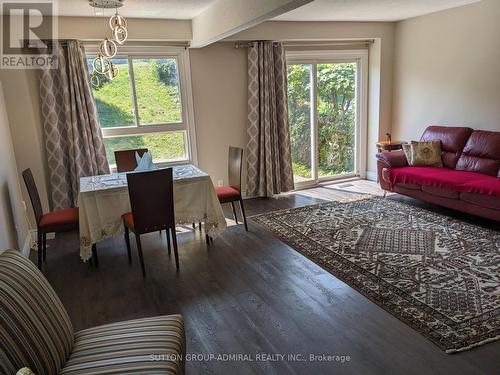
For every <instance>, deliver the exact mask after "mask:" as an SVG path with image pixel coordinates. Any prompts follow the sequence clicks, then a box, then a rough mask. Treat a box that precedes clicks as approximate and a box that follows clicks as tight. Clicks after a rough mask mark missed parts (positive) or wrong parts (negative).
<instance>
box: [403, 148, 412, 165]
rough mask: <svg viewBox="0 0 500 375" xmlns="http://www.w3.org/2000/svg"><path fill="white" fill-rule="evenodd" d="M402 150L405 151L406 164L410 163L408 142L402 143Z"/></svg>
mask: <svg viewBox="0 0 500 375" xmlns="http://www.w3.org/2000/svg"><path fill="white" fill-rule="evenodd" d="M403 152H404V153H405V156H406V161H407V162H408V165H412V161H411V145H410V144H408V143H405V144H404V145H403Z"/></svg>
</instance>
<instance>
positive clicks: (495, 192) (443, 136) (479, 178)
mask: <svg viewBox="0 0 500 375" xmlns="http://www.w3.org/2000/svg"><path fill="white" fill-rule="evenodd" d="M435 139H439V140H441V151H442V154H441V158H442V161H443V168H438V167H411V166H409V165H408V163H407V160H406V157H405V155H404V153H403V151H402V150H397V151H383V152H380V153H378V154H377V170H378V176H379V182H380V186H381V187H382V189H384V190H386V191H391V192H396V193H399V194H403V195H407V196H410V197H413V198H417V199H421V200H424V201H427V202H431V203H434V204H438V205H441V206H445V207H448V208H452V209H455V210H458V211H463V212H467V213H469V214H473V215H477V216H481V217H484V218H487V219H491V220H496V221H500V132H492V131H484V130H473V129H470V128H465V127H447V126H429V127H428V128H427V129H426V130H425V132H424V134H423V135H422V137H421V140H422V141H430V140H435Z"/></svg>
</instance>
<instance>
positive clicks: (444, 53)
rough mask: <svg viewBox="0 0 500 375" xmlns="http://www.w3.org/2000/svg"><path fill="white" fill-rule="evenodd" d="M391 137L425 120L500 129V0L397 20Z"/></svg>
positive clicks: (410, 134)
mask: <svg viewBox="0 0 500 375" xmlns="http://www.w3.org/2000/svg"><path fill="white" fill-rule="evenodd" d="M395 31H396V38H395V69H394V100H393V125H392V132H393V134H394V136H393V138H394V139H396V138H398V139H402V140H409V139H418V138H419V137H420V135H421V134H422V132H423V130H424V129H425V127H426V126H427V125H429V124H442V125H462V126H469V127H472V128H477V129H486V130H496V131H500V65H499V62H500V48H499V41H500V1H499V0H483V1H481V2H479V3H476V4H472V5H468V6H464V7H460V8H455V9H451V10H447V11H443V12H438V13H434V14H430V15H426V16H422V17H417V18H414V19H410V20H407V21H403V22H399V23H398V24H397V25H396V30H395Z"/></svg>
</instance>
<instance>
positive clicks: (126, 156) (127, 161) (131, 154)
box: [115, 148, 148, 173]
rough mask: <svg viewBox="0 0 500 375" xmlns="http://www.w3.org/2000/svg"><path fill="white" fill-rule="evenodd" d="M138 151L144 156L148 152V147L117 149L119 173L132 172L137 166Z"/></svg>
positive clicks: (117, 168)
mask: <svg viewBox="0 0 500 375" xmlns="http://www.w3.org/2000/svg"><path fill="white" fill-rule="evenodd" d="M136 152H137V153H138V154H139V156H141V157H142V155H144V154H145V153H146V152H148V149H147V148H138V149H135V150H121V151H115V160H116V171H117V172H118V173H120V172H130V171H133V170H134V169H136V168H137V160H136V159H135V153H136Z"/></svg>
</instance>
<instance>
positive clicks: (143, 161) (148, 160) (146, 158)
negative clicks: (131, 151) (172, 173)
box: [134, 151, 158, 172]
mask: <svg viewBox="0 0 500 375" xmlns="http://www.w3.org/2000/svg"><path fill="white" fill-rule="evenodd" d="M135 160H136V161H137V168H135V169H134V171H136V172H141V171H142V172H143V171H152V170H155V169H158V167H157V166H156V165H154V164H153V155H152V154H151V152H149V151H148V152H145V153H144V155H142V158H141V157H140V156H139V154H138V153H137V152H136V153H135Z"/></svg>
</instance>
